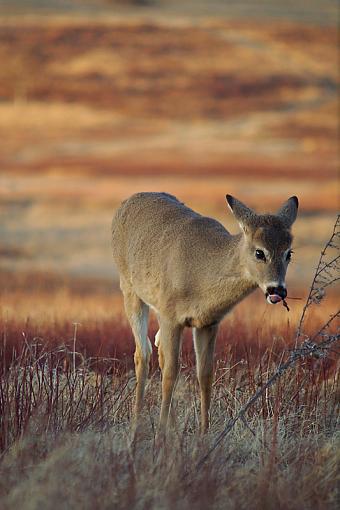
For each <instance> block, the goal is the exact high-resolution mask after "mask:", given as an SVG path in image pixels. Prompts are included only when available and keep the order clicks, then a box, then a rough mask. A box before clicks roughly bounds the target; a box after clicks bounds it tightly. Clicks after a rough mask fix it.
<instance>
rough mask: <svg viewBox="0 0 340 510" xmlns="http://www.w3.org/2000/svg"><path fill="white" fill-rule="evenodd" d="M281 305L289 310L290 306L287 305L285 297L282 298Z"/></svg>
mask: <svg viewBox="0 0 340 510" xmlns="http://www.w3.org/2000/svg"><path fill="white" fill-rule="evenodd" d="M282 305H283V306H284V307H285V308H286V309H287V312H289V310H290V308H289V306H288V305H287V301H286V300H285V299H283V300H282Z"/></svg>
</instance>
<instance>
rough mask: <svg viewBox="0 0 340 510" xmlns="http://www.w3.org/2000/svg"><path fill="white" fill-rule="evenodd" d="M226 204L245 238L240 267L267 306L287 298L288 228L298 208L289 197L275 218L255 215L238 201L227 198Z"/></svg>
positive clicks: (289, 252) (293, 198) (296, 200)
mask: <svg viewBox="0 0 340 510" xmlns="http://www.w3.org/2000/svg"><path fill="white" fill-rule="evenodd" d="M227 202H228V204H229V207H230V209H231V210H232V212H233V214H234V216H235V217H236V219H237V221H238V222H239V224H240V226H241V228H242V231H243V235H244V249H243V253H242V261H241V262H242V266H243V269H244V272H245V273H246V276H247V277H248V278H249V279H250V280H252V281H253V282H254V283H256V284H257V285H258V286H259V287H260V288H261V289H262V290H263V292H264V294H265V297H266V299H267V301H268V303H270V304H276V303H279V302H280V301H282V300H284V299H285V298H286V296H287V290H286V284H285V277H286V272H287V267H288V264H289V262H290V259H291V255H292V249H291V244H292V235H291V233H290V228H291V226H292V224H293V223H294V221H295V219H296V215H297V209H298V199H297V198H296V197H291V198H290V199H289V200H288V201H287V202H285V203H284V204H283V206H282V207H281V209H280V210H279V211H278V212H277V214H276V215H269V214H265V215H258V214H256V213H255V212H254V211H252V210H251V209H249V207H247V206H245V205H244V204H242V202H240V201H239V200H237V199H235V198H233V197H231V196H230V195H227Z"/></svg>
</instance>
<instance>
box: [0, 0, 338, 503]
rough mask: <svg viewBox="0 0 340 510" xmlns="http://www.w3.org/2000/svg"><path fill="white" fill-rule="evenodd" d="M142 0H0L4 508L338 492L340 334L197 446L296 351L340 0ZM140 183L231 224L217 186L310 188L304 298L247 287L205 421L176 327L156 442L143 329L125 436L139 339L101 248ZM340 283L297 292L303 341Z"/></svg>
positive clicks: (282, 193)
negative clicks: (206, 425) (142, 383)
mask: <svg viewBox="0 0 340 510" xmlns="http://www.w3.org/2000/svg"><path fill="white" fill-rule="evenodd" d="M83 4H84V5H83ZM133 4H134V2H129V1H127V2H124V1H122V2H114V1H112V2H110V1H109V0H108V1H104V0H103V1H102V2H100V1H99V0H98V1H96V0H87V1H86V2H83V3H82V2H77V1H76V0H74V1H72V0H65V1H63V2H61V3H58V2H55V1H52V0H51V1H50V2H49V3H48V6H49V8H48V6H45V7H46V10H43V8H42V6H41V3H40V2H39V1H38V0H37V1H35V0H32V1H30V2H26V5H24V4H23V3H22V2H21V1H20V0H15V2H4V7H3V10H0V61H1V65H0V140H1V142H0V168H1V172H0V217H1V220H0V289H1V290H0V332H1V340H0V508H1V510H2V509H4V510H10V509H13V508H20V509H21V508H22V509H25V510H26V509H28V510H35V509H40V508H44V509H51V510H54V509H56V508H58V509H65V510H68V509H91V510H92V509H94V508H101V509H102V508H103V509H108V510H109V509H113V508H114V509H119V510H120V509H129V510H130V509H144V508H145V509H157V510H158V509H171V510H172V509H178V510H182V509H187V508H192V509H196V508H197V509H202V510H203V509H206V508H213V509H215V508H216V509H228V510H229V509H236V508H237V509H238V510H239V509H261V510H262V509H268V510H269V509H272V508H273V509H274V508H275V509H282V510H286V509H287V510H301V509H303V510H304V509H310V510H314V509H320V510H324V509H327V510H328V509H332V510H333V509H335V508H337V503H338V498H339V492H338V482H339V477H338V473H339V462H340V453H339V452H340V449H339V435H338V425H339V420H338V400H339V381H338V368H339V362H338V354H339V348H338V345H337V344H333V348H332V349H330V350H329V351H327V352H328V355H327V356H325V357H323V356H321V357H319V358H317V357H315V356H314V357H312V356H310V357H305V358H302V359H301V360H300V361H299V362H298V363H297V364H296V365H295V367H294V368H292V369H291V370H289V371H287V372H286V373H285V374H284V375H283V376H282V378H281V379H280V380H279V382H278V383H277V384H276V385H274V386H272V387H271V388H270V389H268V390H267V391H266V393H265V394H264V395H263V396H262V397H261V398H260V399H259V400H258V401H257V402H256V404H255V405H253V406H252V407H251V408H250V409H249V411H248V412H247V414H246V422H245V423H243V422H239V423H238V424H237V425H236V426H235V427H234V428H233V430H232V432H231V433H230V434H229V435H228V436H227V437H226V438H225V440H224V441H223V442H221V444H220V445H219V446H218V447H217V448H216V449H215V450H214V452H213V453H212V454H211V455H210V456H209V457H208V458H207V460H206V462H204V463H203V464H199V462H200V460H201V459H202V458H203V457H204V455H205V454H206V453H207V452H208V451H209V448H210V447H211V446H212V445H214V443H215V442H216V440H217V438H218V437H219V434H220V433H221V431H222V430H223V429H224V427H226V425H227V423H228V420H229V419H230V418H233V417H234V416H235V415H236V414H237V412H238V411H239V409H240V408H241V406H242V405H244V404H245V402H246V401H247V399H248V398H250V397H251V395H253V394H254V392H255V391H256V390H257V389H258V388H260V387H261V386H262V384H264V383H265V382H266V381H267V380H268V379H269V377H270V375H271V374H272V373H274V371H275V369H276V367H277V365H278V363H279V362H280V360H281V359H282V358H284V359H286V357H287V356H289V352H290V349H291V348H292V347H293V346H294V342H295V339H296V328H297V325H298V323H299V319H300V317H301V313H302V310H303V307H304V304H305V301H306V298H307V296H308V292H309V288H310V285H311V282H312V279H313V275H314V272H315V268H316V266H317V264H318V260H319V257H320V252H321V250H322V249H323V247H324V245H325V243H326V242H327V240H328V239H329V238H330V235H331V233H332V229H333V225H334V223H335V220H336V215H337V212H338V205H339V195H338V173H337V172H338V164H339V144H338V134H339V123H338V114H337V112H338V106H339V104H338V95H337V89H338V83H339V74H338V64H337V60H338V52H337V46H336V43H337V28H336V26H335V25H336V24H335V22H334V17H335V14H336V10H337V9H336V6H335V3H334V2H332V0H327V1H326V0H325V2H324V3H322V2H319V1H318V0H311V2H310V4H309V7H308V8H307V7H306V5H305V4H306V3H304V4H303V2H301V1H300V0H297V2H295V4H294V5H293V4H292V5H291V6H287V5H286V4H283V3H282V2H281V3H280V2H278V1H276V0H267V1H266V2H260V3H258V4H257V6H256V8H255V5H254V4H253V3H247V2H233V1H231V2H229V3H228V6H227V7H226V5H227V3H223V2H219V1H215V2H212V3H211V4H209V5H208V4H206V3H204V2H203V1H199V2H197V5H196V4H195V5H193V3H192V2H188V4H186V3H182V4H181V5H179V3H177V2H170V3H169V2H158V1H157V2H154V3H150V2H146V4H147V5H145V6H144V7H143V6H139V7H138V5H133ZM135 4H141V2H135ZM215 9H216V10H215ZM137 191H166V192H169V193H172V194H175V195H176V196H177V197H178V198H180V199H181V200H183V201H184V202H185V203H186V204H187V205H189V206H190V207H192V208H194V209H196V210H197V211H199V212H200V213H202V214H206V215H210V216H213V217H215V218H217V219H218V220H219V221H221V222H222V223H223V224H224V225H225V226H226V228H227V229H228V230H230V232H232V233H236V232H237V231H238V225H237V224H236V222H235V220H234V218H233V217H232V216H231V214H230V213H229V212H228V210H227V207H226V203H225V194H226V193H229V194H232V195H235V196H236V197H238V198H239V199H241V200H242V201H244V202H245V203H247V205H249V206H252V207H254V208H255V209H256V210H257V211H260V212H264V211H275V210H276V209H278V208H279V206H280V205H281V204H282V202H283V201H285V200H286V199H287V198H288V197H289V196H291V195H297V196H298V197H299V201H300V209H299V216H298V220H297V222H296V224H295V225H294V229H293V232H294V246H293V248H294V257H293V261H292V264H291V266H290V267H289V270H288V276H287V286H288V297H289V298H299V299H291V300H289V299H287V302H288V304H289V307H290V311H289V312H287V310H286V309H285V308H284V307H281V306H279V305H278V306H276V307H273V306H272V307H270V306H269V305H268V304H267V303H266V301H265V299H264V297H263V294H262V292H260V291H256V292H255V293H254V294H253V295H252V296H250V297H249V298H247V299H246V300H245V301H244V302H242V303H240V305H238V306H237V307H236V308H235V310H233V311H232V313H231V314H230V315H229V316H228V317H227V318H226V319H225V320H224V321H223V323H222V325H221V329H220V332H219V337H218V342H217V349H216V356H215V382H214V394H213V403H212V410H211V424H212V426H211V431H210V432H209V433H208V434H207V435H206V437H200V436H199V433H198V428H199V426H198V424H199V390H198V386H197V382H196V378H195V368H194V355H193V348H192V341H191V337H190V330H186V332H185V339H184V344H183V352H182V358H181V367H182V370H181V376H180V379H179V381H178V386H177V390H176V397H175V401H174V413H173V415H174V416H173V420H172V425H171V428H170V430H169V437H168V441H167V443H166V444H165V445H163V448H159V446H158V444H157V441H156V429H157V420H158V415H159V408H160V374H159V369H158V361H157V352H156V349H155V348H154V352H153V356H152V361H151V366H150V380H149V383H148V388H147V395H146V405H145V409H144V412H143V427H142V429H143V432H142V434H141V436H140V437H139V438H138V440H137V442H136V443H134V444H131V441H130V429H131V419H132V408H133V401H134V397H133V392H134V386H135V377H134V372H133V350H134V342H133V337H132V333H131V330H130V328H129V326H128V323H127V321H126V318H125V315H124V311H123V303H122V298H121V295H120V293H119V282H118V275H117V272H116V270H115V268H114V266H113V262H112V256H111V246H110V242H111V241H110V228H111V225H110V224H111V218H112V215H113V212H114V210H115V209H116V208H117V207H118V205H119V204H120V202H121V201H122V200H124V199H125V198H127V197H128V196H129V195H131V194H132V193H134V192H137ZM335 283H336V282H334V284H332V285H331V286H330V287H329V288H328V289H327V293H326V297H325V298H324V299H323V300H322V302H321V303H320V304H313V305H312V306H310V307H309V308H308V313H307V316H306V320H305V322H304V327H303V332H304V334H306V335H308V336H309V338H313V335H315V334H316V333H317V332H318V331H319V329H320V327H321V326H322V325H323V324H324V323H326V322H327V320H328V319H329V317H330V315H331V314H333V313H335V312H336V310H337V307H338V302H339V288H338V286H336V284H335ZM337 327H338V323H336V321H333V323H332V327H331V328H330V329H329V330H327V335H328V337H327V338H329V335H334V334H336V332H337V329H336V328H337ZM156 330H157V325H156V319H155V317H154V316H153V315H151V319H150V338H151V340H153V338H154V334H155V332H156ZM303 338H304V337H303ZM317 339H318V340H320V337H317ZM299 341H301V339H299ZM198 466H199V467H198Z"/></svg>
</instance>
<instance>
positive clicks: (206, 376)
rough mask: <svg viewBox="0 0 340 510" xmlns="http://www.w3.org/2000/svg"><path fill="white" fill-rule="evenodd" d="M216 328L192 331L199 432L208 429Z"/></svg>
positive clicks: (210, 327) (208, 327) (209, 327)
mask: <svg viewBox="0 0 340 510" xmlns="http://www.w3.org/2000/svg"><path fill="white" fill-rule="evenodd" d="M217 329H218V326H215V325H214V326H207V327H205V328H195V329H194V330H193V335H194V346H195V354H196V365H197V377H198V382H199V386H200V391H201V432H203V433H204V432H206V431H207V430H208V428H209V407H210V400H211V389H212V382H213V376H214V350H215V342H216V335H217Z"/></svg>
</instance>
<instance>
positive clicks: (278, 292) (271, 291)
mask: <svg viewBox="0 0 340 510" xmlns="http://www.w3.org/2000/svg"><path fill="white" fill-rule="evenodd" d="M267 295H268V296H280V298H281V299H286V297H287V290H286V287H283V285H279V286H278V287H267Z"/></svg>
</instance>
